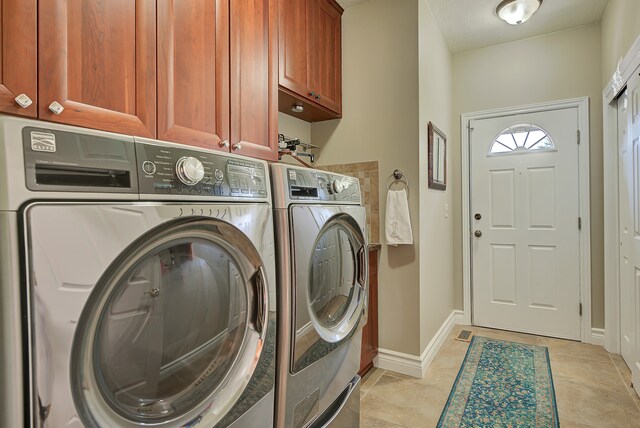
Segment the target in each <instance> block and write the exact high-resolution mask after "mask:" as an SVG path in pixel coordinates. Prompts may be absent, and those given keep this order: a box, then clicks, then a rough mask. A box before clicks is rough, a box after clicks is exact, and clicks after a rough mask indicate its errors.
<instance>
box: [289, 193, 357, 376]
mask: <svg viewBox="0 0 640 428" xmlns="http://www.w3.org/2000/svg"><path fill="white" fill-rule="evenodd" d="M290 216H291V227H292V234H293V239H294V240H295V247H294V250H293V264H294V272H295V276H294V287H293V289H294V290H295V304H294V308H295V309H294V318H293V319H294V322H293V331H292V336H293V338H294V339H293V349H292V358H291V371H292V372H293V373H295V372H298V371H300V370H302V369H303V368H305V367H307V366H309V365H310V364H313V363H314V362H316V361H317V360H319V359H320V358H322V357H324V356H325V355H327V354H328V353H330V352H332V351H333V350H334V349H335V348H337V347H338V346H339V345H340V343H342V342H343V341H345V340H348V339H349V338H350V337H351V335H353V334H354V333H355V332H356V331H357V330H358V329H359V327H360V325H361V324H360V323H361V319H362V316H363V314H364V313H366V302H367V292H368V271H367V270H368V269H367V266H368V252H367V247H366V240H365V236H366V235H365V234H366V231H365V230H364V227H365V226H364V225H365V216H366V211H365V208H364V207H361V206H326V205H293V206H292V207H291V208H290Z"/></svg>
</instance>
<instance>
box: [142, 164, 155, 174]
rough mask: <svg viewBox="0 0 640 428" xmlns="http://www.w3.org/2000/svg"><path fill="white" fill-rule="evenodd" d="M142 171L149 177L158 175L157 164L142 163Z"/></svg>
mask: <svg viewBox="0 0 640 428" xmlns="http://www.w3.org/2000/svg"><path fill="white" fill-rule="evenodd" d="M142 171H144V173H145V174H147V175H153V174H155V173H156V164H154V163H153V162H151V161H144V162H142Z"/></svg>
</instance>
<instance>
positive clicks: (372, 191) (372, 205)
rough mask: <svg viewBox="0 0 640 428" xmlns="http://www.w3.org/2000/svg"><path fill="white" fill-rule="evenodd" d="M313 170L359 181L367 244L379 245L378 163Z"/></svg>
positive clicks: (358, 163) (322, 167) (348, 164)
mask: <svg viewBox="0 0 640 428" xmlns="http://www.w3.org/2000/svg"><path fill="white" fill-rule="evenodd" d="M314 167H315V168H318V169H323V170H326V171H331V172H337V173H339V174H344V175H350V176H352V177H356V178H357V179H358V180H359V181H360V191H361V192H362V200H363V202H364V206H365V208H366V210H367V230H368V231H369V243H370V244H379V243H380V193H379V192H380V185H379V183H380V178H379V172H378V161H370V162H357V163H347V164H342V165H323V166H315V165H314Z"/></svg>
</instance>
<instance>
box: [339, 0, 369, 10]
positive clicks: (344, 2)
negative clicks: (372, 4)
mask: <svg viewBox="0 0 640 428" xmlns="http://www.w3.org/2000/svg"><path fill="white" fill-rule="evenodd" d="M337 1H338V4H340V6H342V8H343V9H346V8H348V7H351V6H355V5H357V4H359V3H364V2H366V1H367V0H337Z"/></svg>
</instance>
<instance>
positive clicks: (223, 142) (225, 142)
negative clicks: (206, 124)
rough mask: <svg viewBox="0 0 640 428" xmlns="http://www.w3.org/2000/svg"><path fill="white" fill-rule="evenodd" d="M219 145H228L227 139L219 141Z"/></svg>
mask: <svg viewBox="0 0 640 428" xmlns="http://www.w3.org/2000/svg"><path fill="white" fill-rule="evenodd" d="M220 147H229V140H224V141H220Z"/></svg>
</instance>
